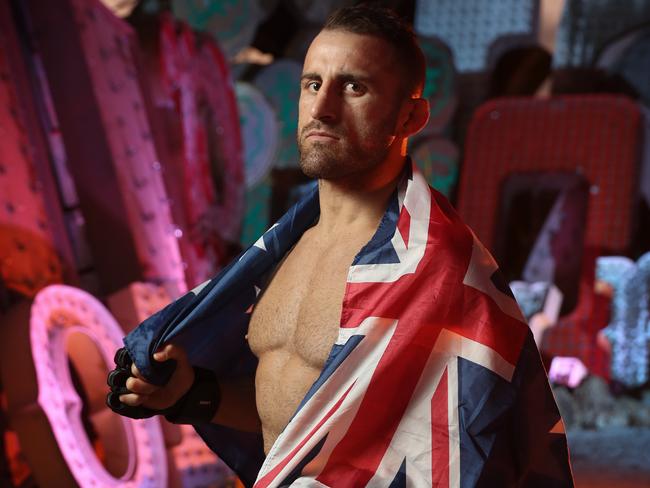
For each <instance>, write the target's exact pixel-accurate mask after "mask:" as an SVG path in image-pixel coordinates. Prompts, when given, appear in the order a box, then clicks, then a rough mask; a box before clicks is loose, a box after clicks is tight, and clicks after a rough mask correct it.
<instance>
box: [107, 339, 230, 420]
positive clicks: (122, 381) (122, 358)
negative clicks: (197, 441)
mask: <svg viewBox="0 0 650 488" xmlns="http://www.w3.org/2000/svg"><path fill="white" fill-rule="evenodd" d="M115 364H116V367H115V369H114V370H112V371H111V372H110V373H109V374H108V378H107V383H108V386H110V388H111V391H110V392H109V393H108V395H107V397H106V405H107V406H108V407H109V408H110V409H111V410H113V411H114V412H115V413H118V414H120V415H123V416H125V417H130V418H132V419H146V418H149V417H153V416H154V415H164V416H165V418H166V419H167V420H168V421H169V422H172V423H175V424H205V423H209V422H210V421H211V420H212V417H214V414H215V413H216V411H217V409H218V408H219V403H220V401H221V390H220V388H219V382H218V381H217V377H216V375H215V374H214V373H213V372H212V371H210V370H207V369H204V368H198V367H196V366H194V367H193V369H194V382H193V383H192V386H191V387H190V389H189V390H188V391H187V393H185V395H183V396H182V397H181V398H180V399H179V400H178V401H177V402H176V403H175V404H174V405H172V406H171V407H168V408H166V409H163V410H154V409H152V408H147V407H143V406H141V405H138V406H136V407H133V406H130V405H126V404H125V403H122V402H121V401H120V395H125V394H127V393H131V391H130V390H129V389H127V388H126V380H127V379H129V377H130V376H131V365H132V364H133V360H132V359H131V356H130V355H129V353H128V351H127V349H126V348H125V347H123V348H121V349H118V350H117V352H116V353H115Z"/></svg>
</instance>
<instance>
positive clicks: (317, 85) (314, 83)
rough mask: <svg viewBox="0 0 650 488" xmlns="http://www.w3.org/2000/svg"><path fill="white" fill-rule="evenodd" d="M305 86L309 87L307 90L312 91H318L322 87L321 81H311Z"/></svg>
mask: <svg viewBox="0 0 650 488" xmlns="http://www.w3.org/2000/svg"><path fill="white" fill-rule="evenodd" d="M305 88H307V90H309V91H310V92H317V91H318V89H319V88H320V83H318V82H317V81H309V82H307V84H306V85H305Z"/></svg>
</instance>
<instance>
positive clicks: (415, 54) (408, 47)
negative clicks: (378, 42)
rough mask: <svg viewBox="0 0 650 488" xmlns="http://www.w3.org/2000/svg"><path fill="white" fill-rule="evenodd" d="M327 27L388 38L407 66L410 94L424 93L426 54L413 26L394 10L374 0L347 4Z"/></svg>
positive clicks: (325, 27)
mask: <svg viewBox="0 0 650 488" xmlns="http://www.w3.org/2000/svg"><path fill="white" fill-rule="evenodd" d="M323 30H343V31H347V32H352V33H354V34H362V35H368V36H375V37H379V38H380V39H383V40H385V41H387V42H388V43H389V44H390V45H391V46H393V48H394V49H395V54H396V59H397V62H398V63H399V64H400V65H401V67H402V69H403V70H404V77H405V80H406V83H405V88H406V90H407V91H408V93H407V94H408V95H409V96H412V95H415V96H420V95H421V94H422V90H423V89H424V79H425V74H426V61H425V58H424V54H423V53H422V49H420V46H419V45H418V42H417V38H416V36H415V34H414V32H413V29H412V28H411V26H410V25H409V24H408V23H407V22H406V21H404V20H403V19H402V18H400V17H399V16H398V15H397V14H396V13H395V12H394V11H393V10H391V9H389V8H386V7H381V6H378V5H372V4H361V5H354V6H351V7H343V8H340V9H338V10H336V11H334V12H333V13H332V14H331V15H330V16H329V18H328V19H327V21H326V22H325V25H324V26H323Z"/></svg>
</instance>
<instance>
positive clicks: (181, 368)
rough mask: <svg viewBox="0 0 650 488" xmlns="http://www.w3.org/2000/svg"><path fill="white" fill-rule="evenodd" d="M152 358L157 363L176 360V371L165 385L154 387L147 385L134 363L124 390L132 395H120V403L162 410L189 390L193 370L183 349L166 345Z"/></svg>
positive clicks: (192, 378) (192, 379)
mask: <svg viewBox="0 0 650 488" xmlns="http://www.w3.org/2000/svg"><path fill="white" fill-rule="evenodd" d="M153 358H154V360H156V361H158V362H164V361H167V360H168V359H175V360H176V369H175V370H174V373H173V374H172V376H171V378H170V379H169V381H168V382H167V384H166V385H165V386H156V385H152V384H151V383H148V382H147V381H146V380H145V379H144V378H143V376H142V375H141V374H140V371H138V368H137V367H136V365H135V363H134V364H132V365H131V375H132V376H131V377H130V378H129V379H127V380H126V388H127V389H128V390H129V391H131V392H132V393H127V394H124V395H120V401H121V402H122V403H124V404H126V405H130V406H133V407H135V406H143V407H147V408H151V409H153V410H164V409H166V408H169V407H171V406H172V405H174V404H175V403H176V402H177V401H178V400H179V399H180V398H181V397H182V396H183V395H184V394H185V393H186V392H187V391H188V390H189V389H190V387H191V386H192V383H193V381H194V370H193V369H192V366H191V365H190V363H189V361H188V359H187V355H186V354H185V350H184V349H183V348H181V347H179V346H175V345H173V344H167V345H166V346H164V347H163V348H162V349H159V350H158V351H157V352H156V353H154V355H153Z"/></svg>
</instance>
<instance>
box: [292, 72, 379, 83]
mask: <svg viewBox="0 0 650 488" xmlns="http://www.w3.org/2000/svg"><path fill="white" fill-rule="evenodd" d="M335 78H336V81H339V82H341V83H344V82H346V81H360V82H362V83H368V82H369V81H370V77H368V76H363V75H358V74H353V73H338V74H337V75H336V77H335ZM305 80H314V81H323V79H322V78H321V76H320V75H319V74H318V73H303V75H302V76H301V77H300V81H305Z"/></svg>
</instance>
